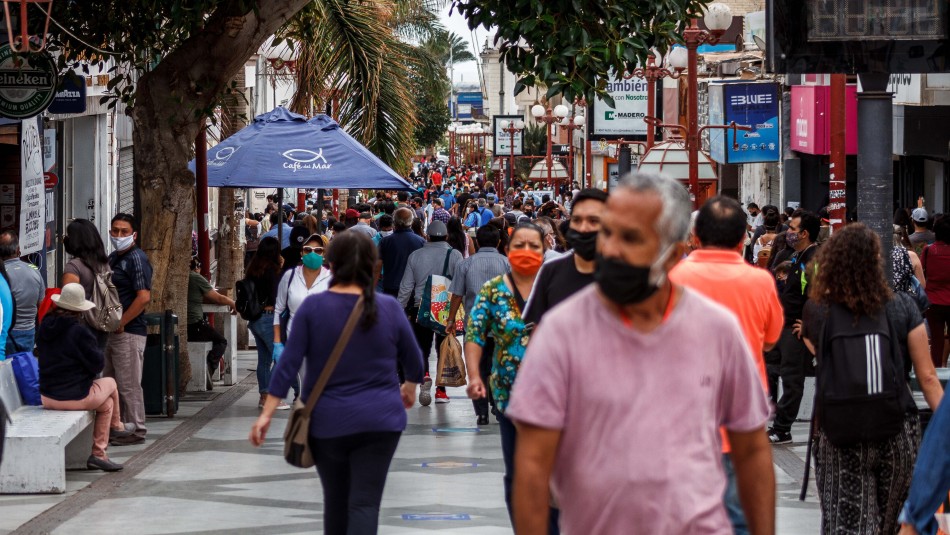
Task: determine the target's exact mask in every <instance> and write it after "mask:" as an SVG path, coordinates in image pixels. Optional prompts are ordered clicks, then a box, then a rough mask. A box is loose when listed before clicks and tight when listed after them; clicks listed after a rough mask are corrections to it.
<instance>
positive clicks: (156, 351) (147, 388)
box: [142, 310, 180, 418]
mask: <svg viewBox="0 0 950 535" xmlns="http://www.w3.org/2000/svg"><path fill="white" fill-rule="evenodd" d="M145 322H146V324H147V325H148V326H149V327H158V332H150V333H149V334H148V335H147V337H146V339H145V362H144V363H143V365H142V393H143V396H144V398H145V414H146V415H148V416H164V417H166V418H173V417H174V416H175V413H177V412H178V398H179V392H178V379H179V375H180V374H179V370H178V353H179V341H178V334H177V332H178V316H176V315H175V314H173V313H172V311H171V310H166V311H165V313H164V314H162V313H153V314H145ZM149 330H151V329H149Z"/></svg>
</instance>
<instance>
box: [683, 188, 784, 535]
mask: <svg viewBox="0 0 950 535" xmlns="http://www.w3.org/2000/svg"><path fill="white" fill-rule="evenodd" d="M745 232H746V214H745V212H744V211H743V210H742V206H741V205H740V204H739V203H738V202H737V201H735V200H734V199H730V198H728V197H714V198H712V199H710V200H709V201H707V202H706V204H704V205H703V207H702V208H701V209H700V210H699V213H698V214H697V216H696V220H695V227H694V229H693V234H694V237H695V239H696V241H698V242H699V249H696V250H694V251H693V252H692V253H690V255H689V256H688V257H686V259H685V260H684V261H682V262H680V263H679V264H677V265H676V267H674V268H673V270H672V271H670V280H671V281H672V282H673V283H675V284H682V285H683V286H686V287H687V288H690V289H693V290H695V291H697V292H699V293H701V294H703V295H705V296H706V297H708V298H709V299H712V300H713V301H715V302H717V303H719V304H720V305H722V306H724V307H726V308H727V309H729V310H730V311H732V313H733V314H735V315H736V318H737V319H738V320H739V324H740V326H741V327H742V332H743V334H744V335H745V339H746V341H747V342H748V344H749V347H750V349H751V350H752V354H753V355H755V360H756V362H755V364H756V368H757V369H758V370H759V376H760V378H761V379H762V387H763V388H764V389H765V391H766V393H768V377H767V375H766V372H765V357H764V355H763V353H764V352H765V351H768V350H769V349H771V348H772V347H773V346H775V344H776V342H778V339H779V336H780V335H781V333H782V325H783V323H784V317H783V315H782V305H781V303H780V302H779V299H778V292H777V291H776V288H775V281H774V280H773V279H772V275H771V274H769V272H768V271H766V270H764V269H761V268H758V267H754V266H752V265H749V264H748V263H746V262H745V260H743V258H742V251H743V248H744V245H745ZM722 438H723V443H722V451H723V467H724V468H725V470H726V475H727V476H728V486H727V488H726V495H725V497H724V500H725V505H726V511H727V512H728V513H729V519H730V520H731V521H732V525H733V528H734V529H735V532H736V534H744V533H748V530H747V528H746V521H745V516H744V515H743V513H742V507H741V505H740V504H739V496H738V491H737V486H736V476H735V472H734V471H733V470H732V462H731V460H730V458H729V456H728V455H726V454H727V453H729V444H728V442H727V441H726V437H725V435H724V434H723V437H722Z"/></svg>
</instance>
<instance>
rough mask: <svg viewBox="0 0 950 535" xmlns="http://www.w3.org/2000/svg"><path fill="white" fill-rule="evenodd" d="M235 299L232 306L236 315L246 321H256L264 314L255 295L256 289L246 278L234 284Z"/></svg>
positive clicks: (249, 279) (252, 282)
mask: <svg viewBox="0 0 950 535" xmlns="http://www.w3.org/2000/svg"><path fill="white" fill-rule="evenodd" d="M234 291H235V294H236V297H237V298H236V299H235V300H234V304H235V305H236V307H237V313H238V314H240V315H241V317H242V318H244V319H245V320H247V321H256V320H257V319H258V318H260V317H261V315H262V314H263V313H264V307H263V306H262V305H261V299H260V296H258V295H257V287H256V285H255V284H254V281H253V280H252V279H251V278H249V277H247V278H243V279H241V280H239V281H237V282H236V283H235V284H234Z"/></svg>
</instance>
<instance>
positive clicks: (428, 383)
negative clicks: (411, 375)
mask: <svg viewBox="0 0 950 535" xmlns="http://www.w3.org/2000/svg"><path fill="white" fill-rule="evenodd" d="M431 390H432V378H431V377H429V376H428V375H426V377H425V379H423V380H422V384H421V385H420V386H419V405H422V406H423V407H428V406H429V404H430V403H432V393H431Z"/></svg>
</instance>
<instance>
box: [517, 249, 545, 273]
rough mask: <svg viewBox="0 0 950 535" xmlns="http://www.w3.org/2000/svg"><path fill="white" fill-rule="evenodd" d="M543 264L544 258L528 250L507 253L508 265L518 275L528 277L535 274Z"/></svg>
mask: <svg viewBox="0 0 950 535" xmlns="http://www.w3.org/2000/svg"><path fill="white" fill-rule="evenodd" d="M543 262H544V256H542V255H541V253H538V252H535V251H531V250H528V249H515V250H512V251H508V263H510V264H511V270H512V271H514V272H515V273H517V274H519V275H524V276H529V277H530V276H531V275H534V274H536V273H537V272H538V270H539V269H541V264H542V263H543Z"/></svg>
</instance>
